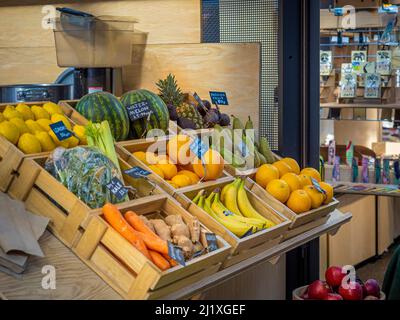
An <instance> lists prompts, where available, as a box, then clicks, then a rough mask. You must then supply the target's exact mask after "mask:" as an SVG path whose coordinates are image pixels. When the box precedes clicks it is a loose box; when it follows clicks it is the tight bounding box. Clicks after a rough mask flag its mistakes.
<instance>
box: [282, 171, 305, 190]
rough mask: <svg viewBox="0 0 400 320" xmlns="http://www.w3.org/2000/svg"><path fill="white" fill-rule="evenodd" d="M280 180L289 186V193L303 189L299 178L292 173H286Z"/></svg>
mask: <svg viewBox="0 0 400 320" xmlns="http://www.w3.org/2000/svg"><path fill="white" fill-rule="evenodd" d="M281 179H282V180H283V181H286V183H287V184H288V185H289V188H290V192H293V191H296V190H299V189H302V188H303V187H302V185H301V181H300V178H299V176H298V175H297V174H294V173H293V172H289V173H286V174H285V175H283V177H282V178H281Z"/></svg>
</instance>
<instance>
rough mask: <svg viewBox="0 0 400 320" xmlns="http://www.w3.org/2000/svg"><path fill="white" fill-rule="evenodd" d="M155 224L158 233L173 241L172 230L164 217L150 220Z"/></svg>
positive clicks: (163, 237) (166, 239) (164, 238)
mask: <svg viewBox="0 0 400 320" xmlns="http://www.w3.org/2000/svg"><path fill="white" fill-rule="evenodd" d="M150 221H151V223H152V224H153V227H154V230H155V231H156V233H157V235H158V236H159V237H160V238H161V239H163V240H165V241H171V230H170V227H169V226H167V224H166V223H165V222H164V220H162V219H152V220H150Z"/></svg>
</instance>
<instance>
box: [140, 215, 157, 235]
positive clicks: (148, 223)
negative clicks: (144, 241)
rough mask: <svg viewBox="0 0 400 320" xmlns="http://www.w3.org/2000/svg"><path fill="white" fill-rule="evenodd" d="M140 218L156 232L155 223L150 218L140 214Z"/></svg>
mask: <svg viewBox="0 0 400 320" xmlns="http://www.w3.org/2000/svg"><path fill="white" fill-rule="evenodd" d="M139 219H140V220H142V221H143V223H144V224H145V225H146V226H148V227H149V229H150V230H151V231H153V232H154V233H156V230H154V226H153V224H152V223H151V222H150V221H149V219H147V218H146V217H145V216H143V215H140V216H139Z"/></svg>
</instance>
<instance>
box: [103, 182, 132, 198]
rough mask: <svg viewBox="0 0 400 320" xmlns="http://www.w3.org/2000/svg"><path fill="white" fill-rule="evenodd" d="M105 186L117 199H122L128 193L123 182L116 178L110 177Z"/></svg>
mask: <svg viewBox="0 0 400 320" xmlns="http://www.w3.org/2000/svg"><path fill="white" fill-rule="evenodd" d="M106 187H107V189H108V190H110V191H111V193H112V194H113V195H114V196H116V197H117V199H118V200H121V199H123V198H124V197H125V196H126V194H127V193H128V189H126V188H125V186H124V184H123V183H122V182H121V180H119V179H118V178H112V179H111V181H110V182H109V183H107V185H106Z"/></svg>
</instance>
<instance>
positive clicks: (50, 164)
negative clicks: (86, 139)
mask: <svg viewBox="0 0 400 320" xmlns="http://www.w3.org/2000/svg"><path fill="white" fill-rule="evenodd" d="M45 168H46V170H47V171H49V172H50V173H51V174H52V175H53V176H54V177H55V178H56V179H57V180H59V181H60V182H61V183H62V184H63V185H64V186H65V187H66V188H67V189H68V190H69V191H71V192H72V193H74V194H75V195H76V196H77V197H78V198H79V199H81V200H82V201H83V202H84V203H86V204H87V205H88V206H89V207H90V208H101V207H102V206H103V205H104V204H106V203H107V202H110V203H118V202H121V201H124V200H125V199H121V200H119V199H118V198H117V197H116V196H114V195H113V194H112V193H111V191H110V190H109V189H108V188H107V186H106V185H107V184H108V183H109V182H110V181H111V180H112V178H114V177H116V178H118V179H120V180H121V181H122V178H121V175H120V173H119V170H118V168H117V167H116V166H115V164H114V163H113V162H112V161H111V160H110V159H109V158H108V157H106V156H105V155H104V154H102V153H101V152H100V151H98V150H97V149H94V148H90V147H76V148H73V149H68V150H66V149H64V148H57V149H56V150H54V152H53V153H52V154H51V155H50V157H49V159H48V160H47V161H46V165H45Z"/></svg>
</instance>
